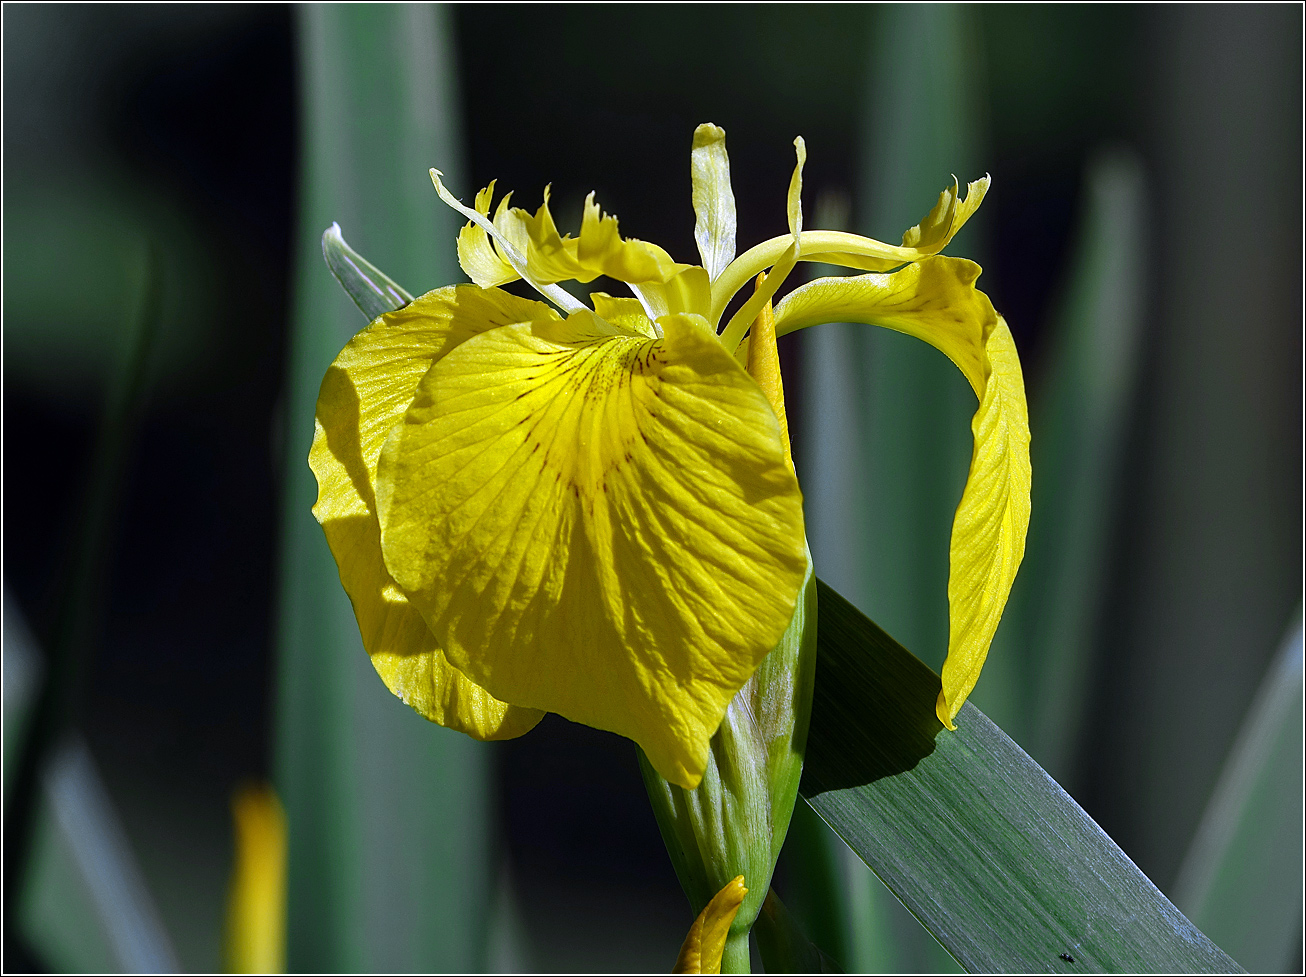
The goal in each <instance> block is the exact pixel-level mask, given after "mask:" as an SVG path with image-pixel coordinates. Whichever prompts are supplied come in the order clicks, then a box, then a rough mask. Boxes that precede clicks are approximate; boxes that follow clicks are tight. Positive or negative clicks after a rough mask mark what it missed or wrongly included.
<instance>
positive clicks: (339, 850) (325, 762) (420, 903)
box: [276, 4, 492, 973]
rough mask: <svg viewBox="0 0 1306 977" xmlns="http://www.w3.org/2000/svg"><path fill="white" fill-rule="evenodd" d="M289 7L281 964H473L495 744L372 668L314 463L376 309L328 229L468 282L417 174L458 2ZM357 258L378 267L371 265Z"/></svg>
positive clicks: (441, 213)
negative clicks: (321, 403)
mask: <svg viewBox="0 0 1306 977" xmlns="http://www.w3.org/2000/svg"><path fill="white" fill-rule="evenodd" d="M297 13H298V15H299V18H300V21H299V23H300V28H301V31H300V60H301V66H300V67H301V91H302V93H303V138H304V154H303V167H304V173H303V180H302V191H301V199H300V228H299V237H298V239H297V242H296V245H297V247H296V255H295V259H296V262H297V267H296V272H297V279H298V280H297V283H296V291H295V302H296V309H295V322H294V332H293V339H292V342H291V349H290V357H289V358H290V376H289V386H288V395H287V401H288V403H287V410H288V415H287V416H288V424H287V429H286V430H287V437H286V442H287V446H286V450H287V464H286V484H285V512H284V527H285V529H284V532H285V540H284V549H283V557H282V560H283V566H282V593H281V599H282V604H281V621H280V636H279V637H280V662H279V676H278V681H279V689H278V726H277V757H276V783H277V788H278V790H279V792H280V793H281V797H282V800H283V802H284V804H285V806H286V813H287V816H288V823H289V892H288V907H287V909H288V930H289V931H288V934H287V956H288V963H289V966H290V968H291V969H292V970H296V971H325V972H338V971H383V972H401V973H402V972H430V971H437V972H439V971H448V972H461V971H467V970H476V969H479V967H480V966H481V965H482V963H483V961H484V953H485V939H486V930H487V925H488V922H487V914H488V909H489V895H490V891H489V890H490V879H491V878H492V872H491V865H490V858H489V850H488V848H489V833H490V818H489V816H488V815H489V811H488V805H489V799H488V794H489V791H488V781H489V776H490V771H489V754H488V752H487V751H486V750H485V748H484V747H482V746H480V745H479V744H477V743H474V742H472V741H471V740H470V739H468V738H466V737H463V736H461V735H459V734H457V733H454V732H451V731H449V730H445V729H440V728H439V727H437V726H434V725H432V724H431V723H428V722H426V721H425V720H423V719H422V718H421V717H420V716H418V715H417V714H416V713H414V712H413V711H412V710H410V709H408V708H407V707H406V706H405V705H404V704H403V703H402V702H400V701H399V700H398V699H396V698H395V697H394V696H393V695H391V694H390V693H389V692H388V691H387V690H386V688H385V686H384V685H383V683H382V682H381V680H380V678H379V677H378V676H377V675H376V672H375V670H374V669H373V668H372V666H371V664H370V663H369V661H368V658H367V654H366V653H365V652H364V650H363V646H362V641H361V639H360V637H359V633H358V625H357V623H356V622H355V620H354V614H353V610H352V608H351V606H350V604H349V600H348V598H347V597H346V596H345V593H344V590H343V589H342V588H341V586H340V579H339V575H338V573H337V571H336V566H335V563H334V561H333V560H332V558H331V554H330V551H329V550H328V548H327V545H326V540H325V539H324V537H323V534H322V530H321V528H320V527H319V526H318V525H317V524H316V522H315V521H314V520H313V516H312V515H311V513H310V508H311V506H312V505H313V500H314V498H315V496H316V487H315V486H314V484H313V477H312V475H311V474H310V472H309V470H308V466H307V463H306V461H307V457H308V448H309V444H310V441H311V439H312V436H313V414H314V405H315V402H316V400H317V392H318V387H319V385H320V384H321V382H322V376H323V374H324V373H325V372H326V369H327V367H328V366H329V365H330V363H331V361H332V359H333V358H334V357H335V355H336V354H337V353H338V352H339V351H340V348H341V347H342V346H343V345H344V344H345V343H346V342H348V340H349V338H350V336H352V335H353V334H354V333H355V332H357V331H358V330H359V329H361V328H362V327H363V326H364V325H366V321H367V320H366V317H370V315H371V314H372V313H373V311H374V309H372V308H365V309H364V314H363V315H360V314H359V310H358V309H357V308H355V303H354V302H351V301H350V299H349V297H347V295H346V293H345V292H342V291H341V289H340V288H339V287H338V286H337V284H336V282H334V281H332V276H331V273H330V272H329V271H328V266H327V265H324V263H323V249H322V243H321V235H322V231H323V229H324V228H328V227H330V225H331V224H332V223H333V222H335V221H338V222H340V224H341V225H342V226H344V227H345V228H347V229H348V230H349V234H350V238H351V240H352V242H353V243H354V244H355V245H357V246H358V248H359V250H360V251H361V252H363V253H364V254H367V255H368V256H369V257H371V258H373V259H374V260H375V261H376V262H378V263H379V264H380V265H381V266H382V267H384V268H386V269H388V270H389V271H390V272H391V273H392V274H394V276H395V278H396V279H397V280H398V281H402V282H405V283H407V284H408V285H409V287H410V288H413V289H415V290H419V291H425V290H427V289H430V288H436V287H439V286H442V285H447V284H449V283H450V282H452V281H455V280H456V279H457V278H458V277H459V275H458V270H457V266H456V264H455V263H454V248H453V243H454V238H455V237H456V235H457V232H458V224H459V221H458V220H457V218H456V215H454V214H453V213H452V211H450V210H449V209H448V208H447V207H444V206H443V205H442V204H440V202H439V200H438V199H437V197H436V195H435V191H434V190H433V189H432V187H431V184H430V179H429V177H428V176H427V170H428V169H429V168H430V167H431V166H436V165H438V166H441V167H442V168H443V169H444V170H445V171H446V172H449V173H451V174H452V175H451V179H450V182H451V183H452V184H454V185H455V186H458V187H462V186H463V184H462V179H461V176H460V175H458V170H459V168H460V166H459V164H460V159H459V157H460V155H461V153H460V151H459V148H458V140H457V138H456V131H455V124H454V120H455V119H456V118H457V115H458V113H457V108H456V84H455V81H454V77H453V65H452V57H453V54H452V49H453V41H452V36H451V34H452V26H451V15H450V14H449V12H448V10H447V8H442V7H434V6H431V5H426V4H413V5H408V6H384V5H353V4H322V5H307V6H304V7H300V8H298V10H297ZM339 256H340V255H336V257H339ZM328 257H329V258H330V257H331V256H330V255H329V256H328ZM356 267H357V268H358V269H361V270H362V271H363V272H364V273H366V274H371V275H375V276H379V275H380V273H379V272H376V270H375V266H372V265H371V264H370V263H364V264H361V265H357V266H356ZM369 269H370V270H369ZM347 277H348V276H347ZM370 280H371V281H373V283H374V284H377V285H378V288H376V289H374V290H373V295H372V296H371V299H372V300H380V299H384V298H385V297H386V293H387V289H389V287H390V286H393V281H392V280H391V279H389V278H388V277H386V276H380V277H374V278H372V279H370ZM395 287H397V286H395ZM400 291H402V290H400ZM405 294H406V293H405ZM392 297H394V296H392ZM365 301H369V300H365Z"/></svg>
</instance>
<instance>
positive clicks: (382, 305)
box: [322, 222, 413, 322]
mask: <svg viewBox="0 0 1306 977" xmlns="http://www.w3.org/2000/svg"><path fill="white" fill-rule="evenodd" d="M322 257H323V258H325V259H326V263H327V267H328V268H330V269H331V274H333V275H335V276H336V281H338V282H339V283H340V284H341V286H342V287H343V288H344V290H345V291H346V292H347V293H349V297H350V298H351V299H353V300H354V304H355V305H357V306H358V308H359V310H360V311H361V312H362V313H363V315H365V316H367V318H368V321H369V322H370V321H371V320H373V319H375V318H376V317H377V316H379V315H384V314H385V313H386V312H394V311H395V310H396V309H402V308H403V307H404V306H405V305H407V304H408V303H409V302H411V301H412V300H413V297H412V296H411V295H409V294H408V292H406V291H404V289H403V287H402V286H400V285H399V284H398V283H397V282H395V281H394V280H393V279H392V278H391V277H390V276H389V275H387V274H386V273H385V272H383V271H382V270H381V269H380V268H378V267H377V266H376V265H374V264H372V262H370V261H368V260H367V259H366V258H364V257H363V256H362V255H361V254H359V253H358V252H357V251H355V250H354V249H353V248H351V247H350V246H349V245H348V244H346V243H345V238H344V235H343V234H342V233H341V231H340V225H339V224H337V223H334V222H332V224H331V226H330V227H328V228H327V229H326V230H325V231H323V232H322Z"/></svg>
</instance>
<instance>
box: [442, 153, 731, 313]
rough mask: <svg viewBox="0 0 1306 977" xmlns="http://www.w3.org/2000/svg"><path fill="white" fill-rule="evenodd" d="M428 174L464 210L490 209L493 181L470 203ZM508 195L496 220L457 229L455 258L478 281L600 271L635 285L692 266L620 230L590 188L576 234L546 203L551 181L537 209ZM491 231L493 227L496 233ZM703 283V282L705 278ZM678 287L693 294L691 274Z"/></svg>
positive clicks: (662, 280)
mask: <svg viewBox="0 0 1306 977" xmlns="http://www.w3.org/2000/svg"><path fill="white" fill-rule="evenodd" d="M432 179H433V180H434V181H435V184H436V189H437V190H438V191H440V196H441V197H442V198H443V199H445V202H446V203H449V204H450V205H451V206H455V209H457V210H459V211H460V212H462V213H463V214H465V215H466V216H467V217H469V218H477V217H479V218H488V217H489V213H490V204H491V203H492V200H493V195H494V184H493V183H491V184H490V185H489V186H488V187H486V188H485V189H483V190H481V191H480V192H479V193H477V195H476V200H475V202H474V206H473V207H472V208H466V207H463V206H462V205H461V204H457V202H456V201H455V200H454V199H453V198H452V196H451V195H448V191H447V190H446V189H445V188H444V186H443V184H442V183H441V182H440V180H439V174H438V173H437V172H436V171H432ZM511 196H512V194H508V195H507V196H505V197H504V198H503V200H501V201H500V202H499V206H498V208H497V209H496V210H495V213H494V218H493V220H491V221H488V222H487V223H488V224H489V225H490V226H489V227H488V228H487V227H486V226H485V225H483V224H481V223H478V222H477V220H476V219H473V220H472V221H471V223H469V224H467V225H466V226H464V227H463V229H462V230H461V231H460V232H459V234H458V261H459V264H461V265H462V269H463V271H464V272H466V273H467V276H468V277H469V278H471V280H472V281H474V282H475V283H476V284H477V285H480V286H482V287H490V286H493V285H503V284H506V283H507V282H512V281H516V280H517V279H518V278H526V279H527V280H529V281H530V282H531V283H532V284H534V285H536V286H540V285H552V284H555V283H557V282H562V281H578V282H591V281H593V280H594V279H595V278H598V277H599V276H600V275H607V276H608V277H610V278H615V279H617V280H618V281H622V282H627V283H629V284H632V285H642V284H646V283H647V284H653V285H665V284H666V283H668V282H670V281H671V280H672V279H673V278H675V277H676V276H678V275H679V274H680V273H681V272H684V271H687V270H690V269H691V266H689V265H683V264H677V263H676V262H674V261H672V260H671V256H670V255H669V254H667V253H666V251H664V250H662V249H661V248H659V247H658V246H657V245H656V244H649V243H648V242H647V241H640V240H637V239H635V238H622V237H621V235H620V234H619V233H618V230H617V218H615V217H613V216H612V215H611V214H604V213H603V211H602V210H601V209H600V208H599V205H598V204H597V203H595V201H594V194H592V193H591V194H590V195H589V196H588V197H587V198H586V199H585V210H584V216H583V217H582V220H581V229H580V236H579V237H578V238H573V237H571V236H570V235H564V234H561V233H560V232H559V231H558V227H557V224H556V223H554V220H553V214H552V212H551V211H550V210H549V188H548V187H545V188H544V202H543V203H542V204H540V207H539V209H538V210H537V211H536V212H535V213H534V214H531V213H528V212H527V211H525V210H522V209H521V208H519V207H510V206H508V200H509V198H510V197H511ZM491 232H493V233H494V234H496V235H497V238H496V239H494V240H493V241H492V240H491ZM505 245H507V246H508V248H511V250H514V251H516V253H517V254H516V259H518V260H514V256H513V255H511V254H509V253H508V249H507V248H505ZM698 270H699V271H702V269H698ZM702 288H704V289H705V288H706V282H704V283H703V286H702ZM677 290H678V291H682V292H683V291H686V290H688V291H689V292H690V293H691V294H693V295H695V296H696V294H697V291H698V290H699V286H698V283H697V281H690V282H686V283H684V284H682V285H680V286H678V288H677ZM700 304H701V305H702V308H701V309H700V308H692V309H689V308H683V307H676V305H675V304H674V303H673V305H672V306H671V307H668V308H666V309H665V310H661V311H658V312H657V313H655V314H657V315H661V314H665V312H668V311H669V312H682V311H694V312H698V313H700V314H701V313H702V312H703V311H705V310H706V307H707V303H706V302H705V301H703V302H701V303H700Z"/></svg>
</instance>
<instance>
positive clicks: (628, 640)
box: [377, 313, 807, 789]
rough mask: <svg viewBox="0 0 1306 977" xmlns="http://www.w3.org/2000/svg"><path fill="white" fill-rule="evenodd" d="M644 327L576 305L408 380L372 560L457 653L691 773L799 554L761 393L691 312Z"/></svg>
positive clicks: (522, 692) (802, 568)
mask: <svg viewBox="0 0 1306 977" xmlns="http://www.w3.org/2000/svg"><path fill="white" fill-rule="evenodd" d="M659 325H660V326H661V328H662V329H663V331H664V336H663V338H661V339H656V340H655V339H649V338H648V337H647V336H644V335H639V334H637V333H634V332H627V331H625V330H619V329H617V328H614V327H613V326H612V325H611V324H607V323H604V322H603V320H601V319H598V317H596V316H594V315H592V314H590V315H581V314H579V313H578V314H576V315H574V316H572V317H570V318H569V319H568V320H567V321H566V322H557V321H538V322H535V323H531V324H522V325H514V326H508V327H505V328H502V329H495V330H493V331H491V332H486V333H483V334H481V335H478V336H476V337H474V338H472V339H470V340H468V341H467V342H465V343H463V344H462V345H461V346H459V347H458V348H457V349H455V350H454V351H453V352H451V353H449V354H448V355H446V356H445V357H444V358H443V359H441V360H440V361H439V362H437V363H436V364H435V365H434V366H432V368H431V369H430V371H429V372H428V373H427V374H426V376H425V377H424V378H423V379H422V381H421V383H420V384H419V386H418V389H417V393H416V396H415V397H414V399H413V403H412V406H411V407H410V408H409V410H408V413H407V415H406V417H405V419H404V423H403V424H401V425H398V426H397V427H396V428H395V430H394V432H393V433H392V434H391V436H390V439H389V440H388V442H387V444H386V447H385V449H384V451H383V454H382V458H381V462H380V465H379V475H378V490H377V496H378V509H379V512H380V523H381V532H382V549H383V552H384V555H385V563H386V566H387V568H388V569H389V571H390V573H391V574H392V575H393V576H394V579H395V580H396V581H397V582H398V584H399V585H400V587H401V588H402V589H403V591H404V592H405V593H406V594H407V595H408V597H409V599H410V600H411V601H412V602H413V603H414V604H415V605H416V606H417V607H418V608H419V609H420V610H421V612H422V615H423V616H424V618H425V619H426V621H427V624H428V626H429V627H430V629H431V631H432V632H433V633H434V634H435V635H436V637H437V638H438V639H439V641H440V643H441V645H442V646H443V647H444V648H445V649H446V652H447V654H448V656H449V658H450V660H451V661H452V662H453V663H454V665H455V666H456V667H457V668H459V669H460V670H462V671H464V672H465V673H466V674H467V675H468V676H469V677H470V678H471V679H472V680H473V681H475V682H476V683H478V684H479V685H481V686H483V687H484V688H486V689H487V690H489V691H491V692H492V693H493V694H494V695H496V696H498V697H499V698H501V699H503V700H504V701H508V702H514V703H519V704H522V705H526V706H530V707H533V708H537V709H546V710H549V711H552V712H558V713H560V714H562V715H563V716H565V717H567V718H569V719H572V720H575V721H577V722H582V723H586V724H587V725H591V726H596V727H598V728H601V729H608V730H612V731H614V732H617V733H620V734H622V735H624V736H628V737H630V738H631V739H634V740H635V741H636V742H638V743H639V744H640V745H641V746H642V747H643V748H644V751H645V753H646V754H647V755H648V757H649V760H650V761H651V762H652V763H653V765H654V766H655V767H656V769H657V770H658V772H659V773H660V774H662V776H664V777H665V778H666V779H668V780H671V781H673V782H675V783H678V784H681V785H682V786H685V787H687V788H691V789H692V788H693V787H694V786H695V785H696V784H697V783H698V781H699V779H700V778H701V776H702V773H703V769H704V765H705V762H706V757H707V752H708V741H709V739H710V738H711V736H712V734H713V733H714V732H715V731H716V728H717V726H718V725H719V724H720V721H721V717H722V715H723V714H724V712H725V709H726V706H727V704H728V703H729V701H730V699H731V698H732V697H733V696H734V694H735V692H736V691H737V690H738V689H739V687H740V686H741V685H743V683H744V682H745V681H746V680H747V678H748V676H749V675H750V674H752V672H753V670H754V669H755V668H756V666H757V664H758V663H759V662H760V661H761V660H762V658H764V657H765V656H766V654H767V652H769V651H770V650H771V648H772V647H774V646H775V644H776V642H777V641H778V640H779V639H780V636H781V635H782V634H783V633H784V631H785V628H786V627H787V626H788V624H789V620H790V618H791V617H792V615H793V611H794V607H795V602H796V600H797V596H798V592H799V588H800V587H801V585H802V581H803V577H804V574H805V573H806V569H807V557H806V553H805V549H804V545H803V538H804V537H803V522H802V503H801V495H800V493H799V491H798V484H797V481H796V479H795V478H794V475H793V472H792V470H791V469H790V467H789V465H788V463H787V461H786V460H785V453H784V448H783V445H782V444H781V440H780V435H779V430H778V427H777V422H776V419H775V415H774V414H773V413H772V411H771V408H770V406H769V405H768V403H767V401H766V397H765V395H764V394H763V393H762V391H761V390H760V389H759V388H758V386H757V384H756V383H754V382H753V380H752V379H751V378H749V377H748V376H747V374H746V373H745V372H744V371H743V370H742V369H741V368H740V367H739V365H738V364H737V363H736V362H735V361H734V360H733V359H732V358H731V357H730V356H729V355H727V354H726V352H725V350H724V349H723V348H722V347H721V345H720V344H719V343H718V342H717V340H716V338H715V337H714V336H713V335H712V333H711V331H710V329H709V328H708V327H707V324H706V322H705V321H704V320H703V319H702V318H701V317H698V316H675V315H672V316H665V317H663V318H662V319H661V320H660V322H659ZM604 327H606V328H604Z"/></svg>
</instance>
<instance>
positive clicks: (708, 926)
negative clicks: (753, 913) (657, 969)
mask: <svg viewBox="0 0 1306 977" xmlns="http://www.w3.org/2000/svg"><path fill="white" fill-rule="evenodd" d="M746 895H748V890H747V889H746V888H744V877H743V876H742V875H736V876H735V877H734V878H733V879H731V880H730V881H729V882H727V883H726V884H725V887H724V888H722V890H721V891H720V892H718V893H717V894H716V895H714V896H713V897H712V901H711V902H709V903H708V904H707V905H706V906H704V907H703V911H702V912H701V913H699V914H698V918H697V919H695V920H694V924H693V925H692V926H690V927H689V933H688V935H686V936H685V942H684V943H682V944H681V946H680V955H679V956H677V957H676V965H675V966H674V967H672V968H671V972H672V973H673V974H719V973H721V956H722V954H724V953H725V949H726V937H727V936H729V935H730V924H731V923H733V922H734V921H735V916H736V915H738V913H739V907H740V906H742V905H743V904H744V897H745V896H746Z"/></svg>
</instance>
